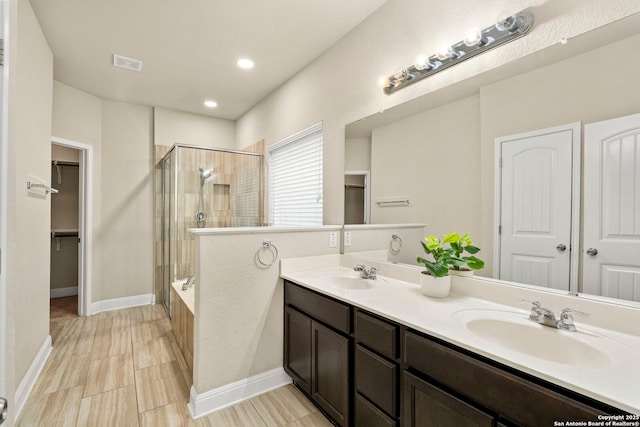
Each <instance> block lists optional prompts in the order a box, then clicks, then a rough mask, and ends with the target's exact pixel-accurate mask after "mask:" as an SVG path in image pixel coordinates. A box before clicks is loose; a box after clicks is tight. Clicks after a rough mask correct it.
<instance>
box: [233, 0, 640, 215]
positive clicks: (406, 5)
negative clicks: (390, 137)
mask: <svg viewBox="0 0 640 427" xmlns="http://www.w3.org/2000/svg"><path fill="white" fill-rule="evenodd" d="M526 7H532V8H534V12H535V14H536V25H535V27H534V28H533V30H532V31H531V33H530V34H528V35H527V36H526V37H524V38H522V39H520V40H519V41H516V42H513V43H510V44H508V45H505V46H502V47H500V49H497V50H495V51H493V52H491V53H490V54H487V55H482V56H479V57H477V58H474V59H473V60H471V61H466V62H464V63H462V64H460V65H458V66H456V67H454V68H451V69H448V70H447V71H446V72H444V73H440V74H437V75H436V76H433V77H431V78H429V79H426V80H425V81H423V82H420V83H418V84H415V85H413V86H411V87H408V88H406V89H403V90H402V91H399V92H397V93H395V94H393V95H391V96H386V95H384V94H383V93H382V90H381V89H380V88H379V87H378V86H376V81H377V80H378V77H379V76H388V75H390V74H392V73H393V72H394V70H396V69H397V68H398V67H399V66H404V65H408V64H410V63H411V62H412V61H413V58H414V57H415V55H416V54H417V53H419V52H424V51H426V52H435V51H436V50H437V48H438V45H439V44H441V43H442V42H443V41H448V40H460V39H461V38H462V34H461V31H464V29H465V28H469V27H472V26H480V27H485V26H488V25H491V23H493V22H495V19H496V16H498V15H499V14H500V13H502V12H504V11H505V2H504V0H487V1H483V2H476V1H469V0H452V1H447V2H440V3H439V4H438V13H433V4H432V3H430V2H425V1H419V0H390V1H388V2H387V3H386V4H385V5H384V6H382V7H381V8H380V9H378V10H377V11H376V12H374V13H373V14H372V15H371V16H369V17H368V18H367V20H366V21H364V22H363V23H362V24H361V25H359V26H358V27H356V28H355V29H354V30H352V31H351V32H350V33H349V34H347V35H346V36H345V37H344V38H343V39H341V40H340V41H338V42H337V43H336V44H335V45H333V46H332V47H331V48H330V49H329V50H327V51H326V52H325V53H324V54H322V55H321V56H320V57H318V58H317V59H316V60H314V61H313V62H312V63H311V64H309V65H308V66H307V67H306V68H305V69H304V70H302V71H301V72H299V73H298V74H297V75H296V76H294V77H293V78H291V79H290V80H289V81H287V82H286V83H285V84H284V85H283V86H281V87H280V88H279V89H278V90H276V91H275V92H273V93H272V94H271V95H269V96H268V97H267V98H265V99H264V100H263V101H261V102H260V103H259V104H257V105H256V106H255V107H253V108H252V109H251V110H250V111H248V112H247V113H246V114H244V115H243V116H242V117H241V118H240V119H239V120H238V122H237V128H236V146H237V147H239V148H241V147H243V146H246V145H248V144H250V143H252V142H254V141H257V140H260V139H264V140H265V144H266V146H269V145H271V144H273V143H274V142H277V141H279V140H281V139H283V138H285V137H287V136H288V135H291V134H293V133H295V132H297V131H299V130H301V129H304V128H305V127H307V126H309V125H311V124H313V123H317V122H318V121H321V120H322V121H323V123H324V126H323V132H324V165H325V166H324V201H325V204H324V206H325V212H324V221H325V223H328V224H331V223H341V222H342V218H343V203H344V195H343V191H344V190H343V176H342V171H343V170H344V168H343V166H344V126H345V124H347V123H350V122H353V121H355V120H357V119H360V118H362V117H366V116H368V115H371V114H373V113H375V112H378V111H381V110H385V109H387V108H389V107H392V106H395V105H398V104H401V103H403V102H405V101H408V100H411V99H415V98H417V97H419V96H422V95H426V94H432V93H436V92H437V91H438V90H439V89H443V88H446V87H449V86H451V85H452V84H454V83H457V82H461V81H464V80H465V79H468V78H470V77H472V76H475V75H478V74H480V73H482V72H485V71H490V70H495V69H496V68H497V67H500V66H501V65H503V64H505V63H508V62H511V61H513V60H515V59H518V58H521V57H524V56H526V55H528V54H530V53H533V52H536V51H539V50H540V49H544V48H546V47H548V46H550V45H553V44H556V43H557V42H558V41H559V40H560V38H561V37H574V36H575V35H578V34H582V33H584V32H586V31H589V30H591V29H593V28H597V27H599V26H601V25H604V24H606V23H609V22H612V21H614V20H617V19H620V18H621V17H624V16H627V15H629V14H631V13H634V12H638V11H640V3H638V2H633V1H629V0H613V1H606V2H604V1H601V0H563V1H561V2H557V1H549V0H513V1H510V2H509V7H508V9H509V10H513V11H516V10H519V9H524V8H526ZM461 10H463V11H464V13H462V14H461V13H460V11H461Z"/></svg>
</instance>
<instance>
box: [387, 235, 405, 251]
mask: <svg viewBox="0 0 640 427" xmlns="http://www.w3.org/2000/svg"><path fill="white" fill-rule="evenodd" d="M394 244H395V245H394ZM401 249H402V239H401V238H400V236H398V235H397V234H393V235H392V236H391V243H389V250H390V251H391V253H392V254H393V255H398V254H399V253H400V250H401Z"/></svg>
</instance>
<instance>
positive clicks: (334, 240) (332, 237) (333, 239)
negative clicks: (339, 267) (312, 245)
mask: <svg viewBox="0 0 640 427" xmlns="http://www.w3.org/2000/svg"><path fill="white" fill-rule="evenodd" d="M337 246H338V233H337V232H335V231H332V232H330V233H329V247H330V248H335V247H337Z"/></svg>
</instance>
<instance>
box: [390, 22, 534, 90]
mask: <svg viewBox="0 0 640 427" xmlns="http://www.w3.org/2000/svg"><path fill="white" fill-rule="evenodd" d="M532 26H533V14H532V13H531V12H529V11H526V10H523V11H520V12H518V13H516V14H514V15H511V16H506V17H500V18H499V19H498V22H497V23H496V24H495V25H491V26H490V27H487V28H485V29H484V30H479V29H478V28H475V27H474V28H471V29H469V30H468V31H467V34H466V36H465V38H464V39H463V40H462V41H460V42H458V43H456V44H454V45H449V46H447V45H443V46H441V47H440V48H439V49H438V52H436V53H435V54H433V55H431V56H427V55H425V54H420V55H418V56H417V57H416V60H415V63H414V64H413V65H410V66H408V67H406V68H404V69H401V70H400V71H396V72H395V73H394V74H393V75H391V76H389V77H387V78H386V79H385V78H384V77H383V78H381V80H380V81H379V82H380V84H381V85H382V91H383V92H384V93H385V94H387V95H391V94H392V93H393V92H395V91H397V90H399V89H402V88H403V87H405V86H408V85H410V84H413V83H415V82H417V81H419V80H422V79H424V78H425V77H429V76H431V75H433V74H435V73H439V72H440V71H442V70H445V69H447V68H449V67H451V66H453V65H456V64H459V63H460V62H462V61H464V60H465V59H469V58H473V57H474V56H476V55H479V54H481V53H484V52H487V51H489V50H491V49H493V48H495V47H498V46H502V45H503V44H505V43H508V42H510V41H513V40H515V39H517V38H519V37H522V36H524V35H525V34H527V32H528V31H529V30H530V29H531V27H532Z"/></svg>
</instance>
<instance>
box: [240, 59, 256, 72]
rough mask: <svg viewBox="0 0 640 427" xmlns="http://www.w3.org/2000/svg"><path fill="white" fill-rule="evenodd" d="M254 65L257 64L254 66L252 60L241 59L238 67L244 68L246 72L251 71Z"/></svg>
mask: <svg viewBox="0 0 640 427" xmlns="http://www.w3.org/2000/svg"><path fill="white" fill-rule="evenodd" d="M254 65H255V64H254V63H253V61H252V60H250V59H247V58H241V59H238V67H240V68H244V69H245V70H248V69H250V68H253V67H254Z"/></svg>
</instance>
